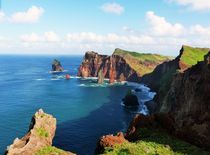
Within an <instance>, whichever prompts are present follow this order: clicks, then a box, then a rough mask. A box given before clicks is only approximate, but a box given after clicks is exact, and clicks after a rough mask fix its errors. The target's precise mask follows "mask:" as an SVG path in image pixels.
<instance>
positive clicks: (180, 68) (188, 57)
mask: <svg viewBox="0 0 210 155" xmlns="http://www.w3.org/2000/svg"><path fill="white" fill-rule="evenodd" d="M209 50H210V49H208V48H192V47H189V46H183V47H182V49H181V50H180V54H179V55H178V56H177V57H176V58H175V59H174V60H171V61H168V62H164V63H162V64H160V65H158V66H157V67H156V68H155V69H154V71H153V72H152V73H149V74H146V75H144V76H143V77H142V78H141V80H140V81H141V82H142V83H145V84H147V85H148V86H149V87H150V88H152V89H153V90H154V91H155V92H157V95H156V96H155V99H154V100H155V102H156V103H157V104H156V105H153V106H155V107H156V108H155V111H156V112H168V111H169V109H170V107H168V106H167V105H168V103H169V102H168V101H167V99H166V95H167V94H168V91H169V89H170V88H171V84H172V81H173V78H174V76H175V75H176V74H179V73H182V72H184V71H185V70H187V69H188V68H190V67H192V66H193V65H195V64H197V62H199V61H203V60H204V56H205V55H206V54H207V53H208V51H209ZM153 112H154V111H153Z"/></svg>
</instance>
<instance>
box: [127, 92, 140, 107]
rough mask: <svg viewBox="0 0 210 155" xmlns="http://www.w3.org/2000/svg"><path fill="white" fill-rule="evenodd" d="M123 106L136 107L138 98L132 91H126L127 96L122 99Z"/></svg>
mask: <svg viewBox="0 0 210 155" xmlns="http://www.w3.org/2000/svg"><path fill="white" fill-rule="evenodd" d="M123 104H124V105H125V106H138V105H139V102H138V97H137V96H136V95H135V94H133V92H132V90H130V91H128V93H127V95H126V96H125V98H124V99H123Z"/></svg>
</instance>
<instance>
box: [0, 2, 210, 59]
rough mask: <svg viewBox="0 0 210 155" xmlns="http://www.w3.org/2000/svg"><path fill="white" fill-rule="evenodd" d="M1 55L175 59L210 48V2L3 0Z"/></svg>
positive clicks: (0, 25)
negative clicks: (186, 49) (133, 54)
mask: <svg viewBox="0 0 210 155" xmlns="http://www.w3.org/2000/svg"><path fill="white" fill-rule="evenodd" d="M0 1H1V11H0V54H52V55H54V54H56V55H57V54H68V55H83V54H84V53H85V52H86V51H96V52H99V53H102V54H112V52H113V51H114V49H115V48H121V49H125V50H130V51H138V52H144V53H158V54H163V55H171V56H176V55H177V54H178V53H179V50H180V49H181V46H182V45H190V46H196V47H210V2H209V0H132V1H131V0H114V1H113V0H0Z"/></svg>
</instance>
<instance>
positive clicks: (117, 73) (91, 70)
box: [78, 49, 169, 83]
mask: <svg viewBox="0 0 210 155" xmlns="http://www.w3.org/2000/svg"><path fill="white" fill-rule="evenodd" d="M168 60H169V58H168V57H163V56H160V55H155V54H140V53H135V52H128V51H124V50H121V49H116V50H115V51H114V53H113V54H112V55H111V56H107V55H100V54H98V53H95V52H87V53H86V54H85V56H84V59H83V62H82V64H81V65H80V68H79V72H78V76H81V77H98V75H99V71H100V70H102V72H103V75H104V77H105V78H108V79H110V83H113V82H114V81H115V80H117V81H133V82H138V81H139V79H140V77H141V76H143V75H144V74H146V73H150V72H152V71H153V69H154V68H155V67H156V66H157V65H158V64H160V63H162V62H164V61H168Z"/></svg>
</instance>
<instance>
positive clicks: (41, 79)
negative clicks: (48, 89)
mask: <svg viewBox="0 0 210 155" xmlns="http://www.w3.org/2000/svg"><path fill="white" fill-rule="evenodd" d="M35 80H36V81H45V80H46V79H42V78H40V79H35Z"/></svg>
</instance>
